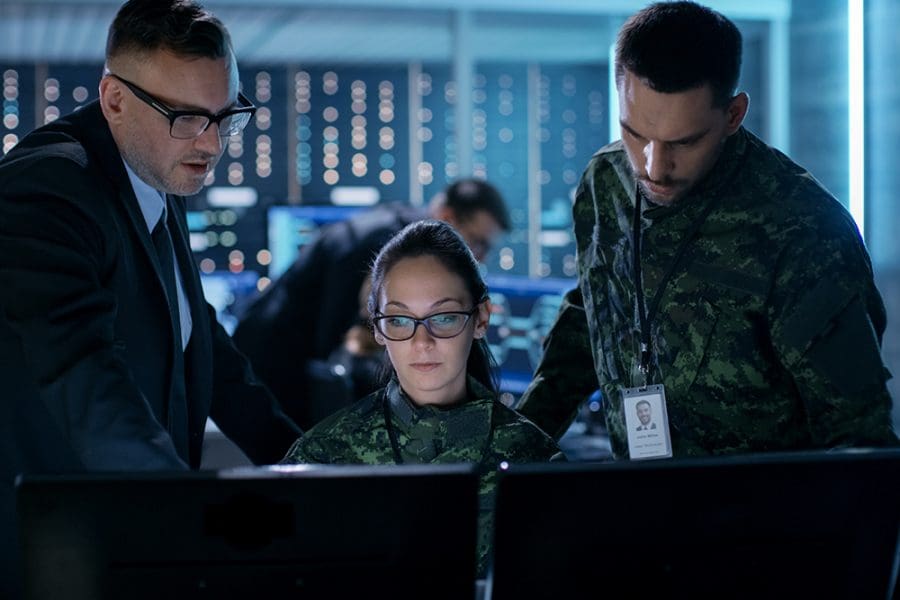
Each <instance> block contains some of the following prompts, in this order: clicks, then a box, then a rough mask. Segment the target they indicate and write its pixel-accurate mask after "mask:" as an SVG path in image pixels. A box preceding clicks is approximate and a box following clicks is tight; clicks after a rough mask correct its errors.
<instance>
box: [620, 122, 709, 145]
mask: <svg viewBox="0 0 900 600" xmlns="http://www.w3.org/2000/svg"><path fill="white" fill-rule="evenodd" d="M619 125H620V126H621V127H622V129H624V130H626V131H627V132H628V133H630V134H631V135H633V136H635V137H639V138H641V139H646V137H645V136H643V135H641V134H640V133H638V132H637V131H635V130H634V129H633V128H632V127H631V126H630V125H629V124H628V123H626V122H625V121H622V120H620V121H619ZM707 133H709V128H707V129H704V130H703V131H698V132H696V133H692V134H690V135H686V136H684V137H683V138H678V139H677V140H663V142H664V143H666V144H690V143H691V142H696V141H697V140H699V139H701V138H702V137H703V136H705V135H706V134H707Z"/></svg>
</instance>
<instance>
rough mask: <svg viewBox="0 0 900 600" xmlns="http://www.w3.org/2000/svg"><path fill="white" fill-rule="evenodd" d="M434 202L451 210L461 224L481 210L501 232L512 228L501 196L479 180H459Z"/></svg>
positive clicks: (486, 183)
mask: <svg viewBox="0 0 900 600" xmlns="http://www.w3.org/2000/svg"><path fill="white" fill-rule="evenodd" d="M435 200H436V202H437V203H438V204H443V205H444V206H447V207H448V208H451V209H452V210H453V214H454V215H455V217H456V218H457V219H459V220H460V221H461V222H462V221H467V220H468V219H470V218H471V217H472V216H474V215H475V213H477V212H478V211H481V210H483V211H485V212H487V213H488V214H489V215H491V217H492V218H493V219H494V220H495V221H497V224H498V225H499V226H500V228H501V229H503V231H509V230H510V229H511V227H512V225H511V223H510V220H509V210H508V209H507V208H506V203H505V202H504V201H503V196H501V195H500V192H499V191H497V188H495V187H494V186H492V185H491V184H489V183H488V182H486V181H483V180H481V179H474V178H472V179H460V180H458V181H456V182H454V183H453V184H452V185H451V186H450V187H448V188H447V189H446V190H444V191H443V192H441V193H440V194H439V195H438V197H437V198H436V199H435Z"/></svg>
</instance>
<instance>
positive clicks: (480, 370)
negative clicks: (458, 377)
mask: <svg viewBox="0 0 900 600" xmlns="http://www.w3.org/2000/svg"><path fill="white" fill-rule="evenodd" d="M419 256H431V257H434V258H435V259H437V260H438V261H439V262H440V263H441V264H442V265H443V266H444V268H446V269H447V270H448V271H450V272H451V273H455V274H456V275H458V276H459V277H460V278H461V279H462V280H463V283H465V286H466V290H467V291H468V292H469V295H470V296H471V297H472V301H473V302H474V303H475V304H479V303H481V302H483V301H484V300H487V298H488V288H487V284H485V282H484V279H483V278H482V277H481V272H480V271H479V269H478V261H477V260H475V257H474V256H473V255H472V251H471V250H469V247H468V246H467V245H466V243H465V242H464V241H463V239H462V238H461V237H460V236H459V234H458V233H457V232H456V230H454V229H453V228H452V227H451V226H450V225H447V224H446V223H444V222H443V221H433V220H425V221H418V222H416V223H412V224H410V225H407V226H406V227H405V228H404V229H403V230H402V231H400V233H398V234H397V235H395V236H394V237H392V238H391V239H390V240H389V241H388V243H387V244H385V245H384V247H383V248H382V249H381V251H380V252H379V253H378V256H377V257H376V258H375V261H374V262H373V263H372V291H371V292H370V293H369V302H368V308H369V314H371V315H373V316H375V315H376V314H378V313H379V310H378V299H379V298H380V297H381V290H382V288H383V286H384V278H385V276H386V275H387V274H388V272H390V270H391V269H393V268H394V266H395V265H396V264H397V263H398V262H400V261H401V260H403V259H405V258H416V257H419ZM387 371H388V374H389V373H390V371H391V369H388V370H387ZM466 372H467V374H468V375H471V376H472V377H474V378H475V379H476V380H477V381H478V382H479V383H481V384H482V385H484V386H485V387H487V388H488V389H489V390H491V391H492V392H494V394H497V393H498V389H499V385H498V381H497V362H496V361H495V360H494V356H493V355H492V354H491V350H490V348H489V347H488V343H487V339H485V338H481V339H476V340H473V341H472V349H471V351H470V352H469V358H468V360H467V362H466Z"/></svg>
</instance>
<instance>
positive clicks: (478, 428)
mask: <svg viewBox="0 0 900 600" xmlns="http://www.w3.org/2000/svg"><path fill="white" fill-rule="evenodd" d="M468 394H469V398H470V399H469V400H467V401H466V402H465V403H463V404H457V405H454V406H452V407H448V408H438V407H434V406H421V407H420V406H415V405H414V404H413V403H412V402H410V401H409V399H408V398H407V397H406V395H405V394H404V393H403V391H402V390H401V389H400V386H399V385H398V384H397V382H396V380H394V381H391V382H390V383H389V384H388V386H387V387H386V388H384V389H383V390H380V391H378V392H375V393H373V394H370V395H369V396H367V397H365V398H363V399H362V400H360V401H359V402H357V403H356V404H354V405H352V406H349V407H347V408H346V409H343V410H341V411H339V412H337V413H335V414H333V415H331V416H330V417H328V418H326V419H325V420H323V421H322V422H320V423H319V424H317V425H316V426H315V427H313V428H312V429H310V430H309V431H308V432H306V434H305V435H303V436H302V437H301V438H300V439H298V440H297V441H296V442H295V443H294V445H293V446H292V447H291V449H290V450H289V451H288V453H287V455H286V456H285V458H284V460H283V461H282V462H283V463H320V464H367V465H385V464H395V463H398V462H400V463H403V464H448V463H475V464H477V465H478V471H479V475H480V486H479V513H478V514H479V517H478V574H479V577H484V575H485V571H486V567H487V561H488V556H489V554H490V542H491V535H492V527H493V506H494V494H495V490H496V485H497V473H498V472H497V466H498V465H499V464H500V463H501V462H502V461H507V462H510V463H528V462H546V461H548V460H558V459H560V458H561V457H562V455H561V454H560V451H559V447H558V446H557V445H556V443H555V442H554V441H553V439H552V438H550V437H549V436H547V435H546V434H545V433H544V432H543V431H541V430H540V429H538V428H537V427H536V426H535V425H534V424H533V423H531V422H529V421H528V420H527V419H525V418H523V417H522V416H521V415H519V414H517V413H516V412H515V411H513V410H512V409H509V408H507V407H506V406H504V405H503V404H501V403H500V402H499V401H497V400H496V399H495V398H494V397H493V395H492V394H491V393H490V392H489V391H488V390H487V389H486V388H484V386H482V385H481V384H479V383H478V382H477V381H476V380H474V379H473V378H471V377H470V378H469V380H468ZM385 402H388V404H389V407H390V427H391V428H392V429H393V431H394V432H395V434H396V438H395V439H396V441H397V445H398V449H399V451H400V455H401V456H400V461H397V460H396V457H395V454H394V450H393V448H392V446H391V439H390V432H389V430H388V424H387V422H386V420H385V410H384V409H385Z"/></svg>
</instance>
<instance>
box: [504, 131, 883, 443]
mask: <svg viewBox="0 0 900 600" xmlns="http://www.w3.org/2000/svg"><path fill="white" fill-rule="evenodd" d="M635 196H636V183H635V179H634V176H633V174H632V171H631V168H630V167H629V163H628V159H627V156H626V155H625V152H624V149H623V147H622V144H621V142H616V143H613V144H610V145H609V146H606V147H605V148H602V149H601V150H600V151H598V152H597V154H596V155H595V156H594V157H593V159H592V160H591V162H590V164H589V165H588V168H587V170H586V171H585V173H584V176H583V178H582V181H581V184H580V186H579V188H578V192H577V195H576V199H575V205H574V208H573V221H574V229H575V237H576V242H577V256H578V269H579V272H578V275H579V287H578V289H576V290H573V291H572V292H570V293H569V294H568V295H567V296H566V298H565V301H564V302H563V306H562V308H561V309H560V314H559V316H558V317H557V321H556V323H555V324H554V326H553V329H552V330H551V332H550V334H549V336H548V337H547V338H546V340H545V352H544V355H543V357H542V361H541V364H540V365H539V367H538V369H537V371H536V374H535V378H534V381H532V384H531V385H530V386H529V389H528V390H527V391H526V393H525V394H524V395H523V398H522V401H521V403H520V410H521V411H522V413H523V414H524V415H526V416H527V417H528V418H530V419H531V420H533V421H534V422H535V423H536V424H538V425H539V426H541V427H542V428H544V430H545V431H548V432H550V433H551V434H552V435H556V436H559V435H562V433H563V432H564V431H565V429H566V427H567V426H568V425H569V423H571V421H572V419H573V418H574V415H575V412H576V410H577V408H578V406H579V404H580V403H581V401H582V400H583V399H584V398H585V397H586V396H587V395H589V394H590V393H591V392H592V391H593V390H595V389H597V387H598V383H599V388H600V390H601V392H602V395H603V399H604V402H603V408H604V411H605V416H606V421H607V426H608V430H609V435H610V440H611V444H612V449H613V452H614V454H615V455H616V456H617V457H627V456H628V450H627V436H626V433H625V417H624V414H623V406H622V396H621V393H622V390H623V388H627V387H632V386H636V385H640V380H639V369H638V368H637V367H638V361H639V343H640V324H639V317H638V312H637V308H636V299H635V285H634V276H633V273H634V267H633V262H632V261H633V234H632V225H633V222H634V205H635ZM710 203H714V204H713V205H712V206H710V207H709V208H710V209H711V212H709V214H708V216H707V218H706V219H705V220H702V224H701V225H700V227H699V230H697V231H696V233H695V235H694V236H693V238H692V239H690V240H688V241H687V245H686V247H685V252H684V254H683V255H682V257H681V259H680V260H679V262H678V263H677V264H676V265H675V267H674V269H673V270H672V276H671V278H670V279H669V281H668V285H666V286H665V288H664V292H663V294H662V295H661V296H660V302H659V308H658V311H657V313H656V317H655V318H654V320H653V321H652V322H651V324H650V332H651V349H652V359H651V364H650V374H649V378H648V383H651V384H656V383H662V384H664V385H665V390H666V398H667V407H668V414H669V422H670V429H671V434H672V446H673V452H674V455H675V456H679V455H680V456H690V455H707V454H724V453H735V452H755V451H767V450H793V449H807V448H820V447H833V446H843V445H884V444H896V442H897V438H896V436H895V434H894V433H893V431H892V426H891V417H890V412H891V398H890V396H889V394H888V391H887V388H886V385H885V382H886V381H887V379H888V378H889V377H890V374H889V373H888V371H887V369H886V368H885V367H884V364H883V362H882V360H881V355H880V345H881V336H882V334H883V332H884V329H885V323H886V315H885V310H884V305H883V303H882V300H881V297H880V295H879V294H878V291H877V290H876V288H875V285H874V282H873V278H872V268H871V264H870V261H869V257H868V254H867V252H866V249H865V246H864V245H863V242H862V240H861V238H860V236H859V233H858V230H857V228H856V225H855V223H854V222H853V220H852V219H851V217H850V215H849V214H848V213H847V211H846V210H845V209H844V208H843V207H842V206H841V205H840V204H839V203H838V202H837V201H836V200H835V199H834V198H833V197H832V196H831V195H830V194H829V193H828V192H827V191H826V190H825V189H823V188H822V186H821V185H820V184H819V183H818V182H816V181H815V179H814V178H813V177H812V176H811V175H810V174H809V173H808V172H806V171H805V170H804V169H802V168H801V167H799V166H798V165H796V164H794V163H793V162H791V161H790V159H788V158H787V157H786V156H785V155H783V154H781V153H780V152H778V151H777V150H775V149H772V148H770V147H768V146H766V145H765V144H764V143H763V142H762V141H761V140H759V139H758V138H756V137H755V136H753V135H752V134H750V133H749V132H747V131H746V130H744V129H741V130H739V131H738V132H737V133H736V134H735V135H733V136H731V138H729V140H728V141H727V142H726V145H725V148H724V149H723V152H722V155H721V156H720V157H719V160H718V162H717V163H716V166H715V168H714V169H713V172H712V173H711V174H710V175H709V176H707V177H706V178H705V180H704V181H703V182H701V183H700V184H698V186H697V187H696V188H695V189H693V190H692V191H691V192H690V193H689V194H688V195H687V196H685V197H684V198H683V199H681V200H680V201H679V202H677V203H676V204H675V205H673V206H655V205H652V204H648V203H647V202H646V200H643V201H642V214H641V230H642V241H641V265H642V271H643V277H642V278H643V290H644V297H645V299H646V305H647V306H648V307H649V305H650V303H651V299H652V298H653V297H654V294H655V293H656V291H657V289H658V287H659V285H660V281H661V280H662V279H663V276H664V273H665V272H666V271H667V270H669V269H670V268H671V265H672V264H673V259H674V257H675V256H676V253H677V250H678V249H679V247H680V245H681V244H682V242H683V241H684V240H685V238H686V237H687V236H688V235H689V233H690V231H691V228H692V226H693V224H694V223H695V222H697V221H700V217H701V216H702V214H703V212H704V210H705V209H707V207H708V205H710ZM648 310H649V309H648Z"/></svg>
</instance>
